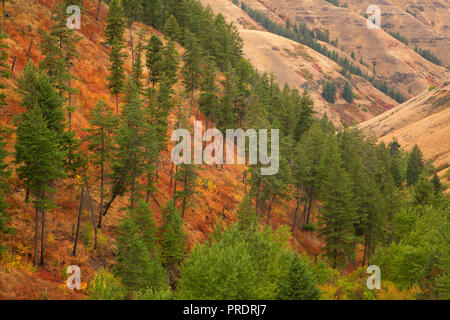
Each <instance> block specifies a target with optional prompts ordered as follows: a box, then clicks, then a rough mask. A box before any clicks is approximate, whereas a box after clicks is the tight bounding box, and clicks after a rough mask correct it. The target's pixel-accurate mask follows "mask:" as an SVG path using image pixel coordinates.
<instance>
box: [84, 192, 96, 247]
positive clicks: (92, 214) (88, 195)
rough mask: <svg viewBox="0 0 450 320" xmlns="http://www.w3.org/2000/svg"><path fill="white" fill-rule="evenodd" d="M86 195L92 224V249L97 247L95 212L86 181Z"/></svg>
mask: <svg viewBox="0 0 450 320" xmlns="http://www.w3.org/2000/svg"><path fill="white" fill-rule="evenodd" d="M86 195H87V198H88V203H89V209H90V210H91V220H92V225H93V226H94V250H95V249H97V225H96V223H95V213H94V206H93V205H92V197H91V192H90V191H89V186H88V184H87V183H86Z"/></svg>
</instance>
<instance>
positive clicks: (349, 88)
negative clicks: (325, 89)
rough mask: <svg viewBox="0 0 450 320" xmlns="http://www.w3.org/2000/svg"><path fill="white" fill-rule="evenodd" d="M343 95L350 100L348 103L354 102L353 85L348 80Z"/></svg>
mask: <svg viewBox="0 0 450 320" xmlns="http://www.w3.org/2000/svg"><path fill="white" fill-rule="evenodd" d="M342 97H343V98H344V99H345V100H346V101H347V102H348V103H352V102H353V90H352V86H351V84H350V83H349V82H348V81H346V82H345V85H344V92H343V94H342Z"/></svg>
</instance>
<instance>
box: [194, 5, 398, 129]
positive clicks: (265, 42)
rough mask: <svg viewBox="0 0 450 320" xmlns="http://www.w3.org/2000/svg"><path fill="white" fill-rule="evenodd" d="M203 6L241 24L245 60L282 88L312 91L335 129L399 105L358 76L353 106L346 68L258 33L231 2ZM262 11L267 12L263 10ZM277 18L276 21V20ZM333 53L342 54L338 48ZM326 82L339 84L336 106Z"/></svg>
mask: <svg viewBox="0 0 450 320" xmlns="http://www.w3.org/2000/svg"><path fill="white" fill-rule="evenodd" d="M202 3H203V4H204V5H210V6H211V8H212V10H213V11H214V12H215V13H221V14H223V15H224V16H225V18H226V19H227V20H228V21H231V22H235V23H237V26H238V28H239V32H240V35H241V37H242V38H243V40H244V53H245V56H246V57H247V58H248V59H249V60H250V61H251V62H252V64H253V65H254V66H255V67H256V68H257V69H258V70H259V71H260V72H267V73H273V74H274V75H275V76H276V78H277V81H278V82H279V83H280V84H281V85H284V84H288V85H289V86H290V87H292V88H296V89H299V90H301V91H302V90H304V89H306V90H308V91H309V92H310V94H311V96H312V98H313V99H314V102H315V108H316V111H318V113H319V115H322V114H323V112H327V114H328V115H329V117H330V118H331V119H332V120H333V122H334V123H335V125H337V126H340V125H342V122H345V123H347V124H352V123H358V122H362V121H365V120H367V119H370V118H372V117H374V116H375V115H378V114H380V113H382V112H384V111H386V110H389V109H391V108H392V107H394V106H395V105H397V102H396V101H395V100H393V99H392V98H390V97H389V96H387V95H386V94H384V93H382V92H381V91H379V90H377V89H376V88H374V87H373V86H372V84H371V83H369V82H368V81H366V80H365V79H363V78H361V77H358V76H353V77H352V80H351V82H352V85H353V87H354V101H353V103H352V104H349V103H348V102H346V101H345V100H344V99H343V98H342V91H343V87H344V84H345V81H346V79H345V78H344V77H343V76H342V74H340V71H341V69H342V68H341V67H340V66H339V65H338V64H337V63H336V62H334V61H333V60H331V59H329V58H327V57H325V56H323V55H321V54H319V53H317V52H316V51H314V50H313V49H311V48H309V47H307V46H304V45H301V44H299V43H297V42H294V41H291V40H289V39H286V38H283V37H281V36H278V35H275V34H273V33H269V32H266V31H264V30H261V28H259V30H255V29H257V28H255V27H254V26H253V25H250V24H249V23H247V22H246V21H248V19H251V18H250V17H249V16H248V15H247V14H246V13H245V12H244V11H243V10H241V9H240V8H239V7H237V6H235V5H233V4H232V3H231V2H230V1H219V0H202ZM251 3H254V4H257V3H256V2H251ZM259 9H261V10H263V8H261V7H259ZM273 16H274V19H276V18H275V17H276V16H275V15H273ZM278 19H279V18H278ZM279 20H280V21H281V19H279ZM252 21H253V20H252ZM330 47H331V45H330ZM330 49H331V48H330ZM333 50H337V51H339V50H338V49H336V48H333ZM339 55H340V56H342V57H347V58H348V59H349V60H351V58H350V56H349V55H347V54H345V53H343V52H340V51H339ZM355 64H357V65H358V66H359V67H360V68H361V69H362V70H363V71H364V72H368V73H370V72H371V71H370V70H368V69H366V68H365V66H363V65H360V64H359V63H356V62H355ZM322 80H328V81H331V80H333V81H336V82H337V84H338V93H337V98H338V99H337V101H336V103H335V104H334V105H331V104H329V103H328V102H327V101H325V99H323V97H322V96H321V93H322Z"/></svg>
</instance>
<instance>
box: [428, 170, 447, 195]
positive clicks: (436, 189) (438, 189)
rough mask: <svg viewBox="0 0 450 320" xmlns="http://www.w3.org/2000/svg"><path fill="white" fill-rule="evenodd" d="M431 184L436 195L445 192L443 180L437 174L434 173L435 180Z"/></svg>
mask: <svg viewBox="0 0 450 320" xmlns="http://www.w3.org/2000/svg"><path fill="white" fill-rule="evenodd" d="M431 182H432V183H433V190H434V195H435V196H437V195H439V194H440V193H441V192H442V191H443V190H444V186H443V185H442V183H441V180H440V179H439V176H438V175H437V173H436V172H433V178H432V179H431Z"/></svg>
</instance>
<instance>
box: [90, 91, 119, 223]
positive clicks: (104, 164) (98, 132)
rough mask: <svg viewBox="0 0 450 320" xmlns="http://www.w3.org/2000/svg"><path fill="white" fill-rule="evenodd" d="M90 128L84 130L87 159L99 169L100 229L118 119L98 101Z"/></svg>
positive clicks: (101, 101) (91, 118)
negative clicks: (87, 152)
mask: <svg viewBox="0 0 450 320" xmlns="http://www.w3.org/2000/svg"><path fill="white" fill-rule="evenodd" d="M88 121H89V124H90V128H89V129H87V130H86V132H87V137H86V140H87V141H88V144H89V150H90V151H91V152H92V154H91V156H90V157H89V159H90V161H91V163H92V164H93V166H94V167H96V168H98V167H100V177H99V179H100V207H99V222H98V227H99V228H101V227H102V216H103V201H104V195H105V177H106V176H108V172H109V170H110V168H111V162H112V161H113V156H114V153H115V145H114V137H115V135H116V134H117V128H118V126H119V118H118V117H117V116H114V115H113V113H112V111H111V110H110V108H109V107H108V105H107V104H106V103H105V102H104V101H103V100H99V101H98V102H97V104H96V106H95V107H94V109H93V110H92V111H91V113H90V117H89V119H88Z"/></svg>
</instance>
